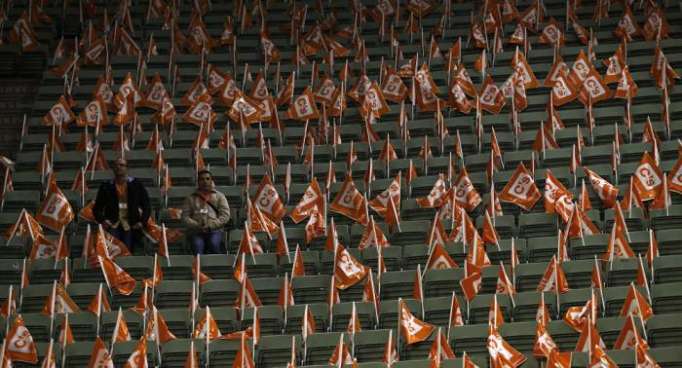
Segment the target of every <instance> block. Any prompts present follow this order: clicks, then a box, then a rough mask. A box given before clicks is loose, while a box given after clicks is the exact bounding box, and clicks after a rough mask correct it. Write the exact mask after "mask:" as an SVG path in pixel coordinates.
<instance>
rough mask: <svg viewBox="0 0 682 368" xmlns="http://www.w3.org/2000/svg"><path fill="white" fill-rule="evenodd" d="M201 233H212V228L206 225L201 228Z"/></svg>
mask: <svg viewBox="0 0 682 368" xmlns="http://www.w3.org/2000/svg"><path fill="white" fill-rule="evenodd" d="M201 231H202V232H204V233H209V232H211V227H210V226H208V225H204V226H202V227H201Z"/></svg>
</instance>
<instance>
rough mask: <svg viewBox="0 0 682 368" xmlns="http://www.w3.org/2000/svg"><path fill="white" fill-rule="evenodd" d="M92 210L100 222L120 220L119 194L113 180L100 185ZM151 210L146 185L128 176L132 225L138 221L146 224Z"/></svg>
mask: <svg viewBox="0 0 682 368" xmlns="http://www.w3.org/2000/svg"><path fill="white" fill-rule="evenodd" d="M92 212H93V213H94V215H95V219H96V220H97V222H99V223H102V222H104V220H109V221H111V223H116V222H117V221H118V196H117V195H116V185H115V184H114V181H113V180H107V181H105V182H103V183H102V184H101V185H100V186H99V191H98V192H97V199H95V206H94V207H93V209H92ZM150 212H151V208H150V205H149V195H148V194H147V190H146V189H145V188H144V185H142V182H140V181H139V180H137V179H135V178H132V177H128V223H129V224H130V226H133V225H135V224H136V223H138V222H141V223H142V224H143V225H144V224H146V223H147V220H148V219H149V215H150Z"/></svg>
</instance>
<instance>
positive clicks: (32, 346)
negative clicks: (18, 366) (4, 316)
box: [5, 314, 38, 364]
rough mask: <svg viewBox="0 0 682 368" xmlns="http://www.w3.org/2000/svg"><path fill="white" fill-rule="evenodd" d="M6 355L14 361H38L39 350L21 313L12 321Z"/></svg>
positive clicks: (33, 362)
mask: <svg viewBox="0 0 682 368" xmlns="http://www.w3.org/2000/svg"><path fill="white" fill-rule="evenodd" d="M5 339H6V346H5V356H6V357H7V358H8V359H11V360H12V361H13V362H23V363H29V364H36V363H38V350H37V348H36V343H35V342H34V341H33V337H32V336H31V332H30V331H29V330H28V328H26V325H25V324H24V318H23V317H22V316H21V314H19V315H17V317H16V318H15V319H14V322H12V328H10V330H9V332H8V333H7V337H6V338H5Z"/></svg>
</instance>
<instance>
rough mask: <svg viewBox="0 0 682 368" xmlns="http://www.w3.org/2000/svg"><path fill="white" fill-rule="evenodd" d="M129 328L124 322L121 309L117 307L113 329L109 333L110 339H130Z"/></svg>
mask: <svg viewBox="0 0 682 368" xmlns="http://www.w3.org/2000/svg"><path fill="white" fill-rule="evenodd" d="M130 339H131V338H130V330H128V322H126V320H125V317H124V315H123V310H122V309H121V308H120V307H119V308H118V314H117V315H116V325H115V326H114V331H113V332H112V334H111V341H113V342H123V341H130Z"/></svg>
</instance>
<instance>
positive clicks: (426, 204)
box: [417, 174, 447, 208]
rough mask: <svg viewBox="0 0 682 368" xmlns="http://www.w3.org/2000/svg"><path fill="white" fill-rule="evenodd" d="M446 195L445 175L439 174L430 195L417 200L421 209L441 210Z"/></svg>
mask: <svg viewBox="0 0 682 368" xmlns="http://www.w3.org/2000/svg"><path fill="white" fill-rule="evenodd" d="M446 194H447V190H446V186H445V175H443V174H438V179H437V180H436V182H435V183H434V184H433V187H432V188H431V191H430V192H429V194H428V195H427V196H426V197H419V198H417V204H418V205H419V207H421V208H439V207H441V206H442V205H443V204H444V201H445V199H446V198H445V197H446Z"/></svg>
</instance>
